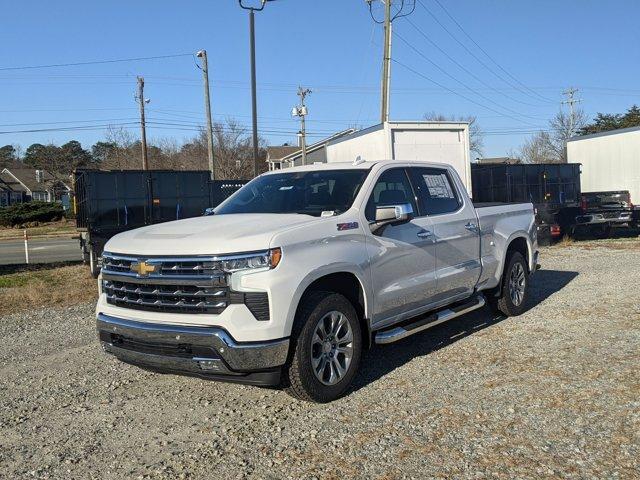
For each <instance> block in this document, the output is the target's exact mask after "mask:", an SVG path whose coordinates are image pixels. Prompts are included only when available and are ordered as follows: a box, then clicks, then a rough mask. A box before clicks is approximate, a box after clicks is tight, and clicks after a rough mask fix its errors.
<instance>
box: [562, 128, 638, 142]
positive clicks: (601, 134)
mask: <svg viewBox="0 0 640 480" xmlns="http://www.w3.org/2000/svg"><path fill="white" fill-rule="evenodd" d="M637 131H640V127H629V128H619V129H617V130H608V131H606V132H598V133H591V134H589V135H578V136H576V137H571V138H570V139H569V140H567V142H575V141H577V140H586V139H588V138H597V137H606V136H608V135H619V134H621V133H631V132H637Z"/></svg>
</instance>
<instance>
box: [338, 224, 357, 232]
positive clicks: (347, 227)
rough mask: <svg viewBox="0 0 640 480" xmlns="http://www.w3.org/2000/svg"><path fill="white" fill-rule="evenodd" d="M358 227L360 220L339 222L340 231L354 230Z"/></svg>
mask: <svg viewBox="0 0 640 480" xmlns="http://www.w3.org/2000/svg"><path fill="white" fill-rule="evenodd" d="M355 228H358V222H347V223H339V224H338V231H339V232H341V231H343V230H353V229H355Z"/></svg>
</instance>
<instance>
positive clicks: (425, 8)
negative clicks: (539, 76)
mask: <svg viewBox="0 0 640 480" xmlns="http://www.w3.org/2000/svg"><path fill="white" fill-rule="evenodd" d="M416 1H417V2H418V3H419V4H420V6H421V7H422V8H423V9H424V10H425V11H426V12H427V13H428V14H429V15H430V16H431V18H433V19H434V20H435V21H436V23H437V24H438V25H440V27H442V29H443V30H444V31H445V32H447V33H448V34H449V36H450V37H451V38H453V39H454V40H455V41H456V43H458V44H459V45H460V46H461V47H462V48H464V49H465V51H466V52H467V53H468V54H469V55H471V56H472V57H473V58H475V59H476V61H477V62H478V63H480V65H482V66H483V67H484V68H486V69H487V70H488V71H489V72H491V73H492V74H493V75H494V76H496V77H497V78H498V79H500V80H502V81H503V82H505V83H506V84H507V85H510V86H512V87H513V88H515V89H516V90H518V91H520V92H521V93H524V94H525V95H527V96H529V97H531V98H534V97H533V96H532V95H531V94H530V93H528V92H527V90H523V89H522V87H518V86H517V85H514V84H513V83H512V82H510V81H509V80H507V79H506V78H504V76H502V75H500V74H499V73H497V72H496V71H495V69H493V68H491V67H490V66H489V65H487V64H486V62H484V61H483V60H482V59H480V58H479V57H478V56H477V55H476V54H475V53H473V52H472V51H471V50H470V49H469V47H467V46H466V45H465V44H464V43H462V42H461V41H460V40H459V39H458V37H456V35H455V34H453V33H452V32H451V31H450V30H449V29H448V28H447V27H446V25H444V24H443V23H442V22H441V21H440V20H439V19H438V17H436V16H435V15H434V14H433V13H432V12H431V11H430V10H429V9H428V8H427V7H426V5H425V4H424V3H422V0H416ZM438 4H440V3H439V2H438ZM440 6H441V7H442V5H440ZM442 8H443V9H444V7H442ZM445 13H447V14H448V15H449V16H450V17H451V18H453V17H452V16H451V15H450V14H449V13H448V12H447V11H446V10H445ZM454 21H455V20H454ZM456 23H457V22H456ZM458 26H459V28H461V29H462V27H461V26H460V25H458ZM463 33H465V35H467V34H466V32H464V30H463ZM472 41H473V39H472ZM474 43H475V41H474ZM526 88H527V89H528V90H530V89H529V87H526ZM533 93H534V95H535V97H538V98H536V101H540V99H542V100H543V101H545V102H547V103H556V102H554V101H553V100H550V99H548V98H545V97H543V96H542V95H539V94H538V93H536V92H533Z"/></svg>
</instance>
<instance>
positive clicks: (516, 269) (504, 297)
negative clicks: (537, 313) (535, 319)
mask: <svg viewBox="0 0 640 480" xmlns="http://www.w3.org/2000/svg"><path fill="white" fill-rule="evenodd" d="M528 296H529V268H528V266H527V262H526V260H525V258H524V257H523V256H522V254H521V253H520V252H513V253H512V254H511V255H510V256H509V258H508V259H507V262H506V266H505V269H504V273H503V274H502V288H501V293H500V296H499V297H489V299H488V300H489V305H490V306H491V307H492V308H493V309H494V310H495V311H497V312H500V313H502V314H504V315H506V316H507V317H515V316H518V315H520V314H522V313H523V312H524V310H525V305H526V303H527V298H528Z"/></svg>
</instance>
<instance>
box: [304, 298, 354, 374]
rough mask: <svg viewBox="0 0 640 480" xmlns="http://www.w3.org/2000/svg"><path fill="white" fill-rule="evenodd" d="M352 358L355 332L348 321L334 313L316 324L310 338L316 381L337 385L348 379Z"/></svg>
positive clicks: (340, 314) (343, 316) (339, 314)
mask: <svg viewBox="0 0 640 480" xmlns="http://www.w3.org/2000/svg"><path fill="white" fill-rule="evenodd" d="M352 358H353V331H352V330H351V325H350V324H349V321H348V320H347V317H346V316H345V315H344V314H343V313H341V312H338V311H335V310H334V311H331V312H329V313H327V314H326V315H325V316H323V317H322V318H321V319H320V321H319V322H318V323H317V325H316V328H315V331H314V333H313V337H312V338H311V366H312V368H313V373H314V374H315V375H316V378H317V379H318V380H320V381H321V382H322V383H323V384H325V385H335V384H336V383H338V382H339V381H340V380H342V378H343V377H344V376H345V375H346V373H347V371H348V370H349V366H350V365H351V359H352Z"/></svg>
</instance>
